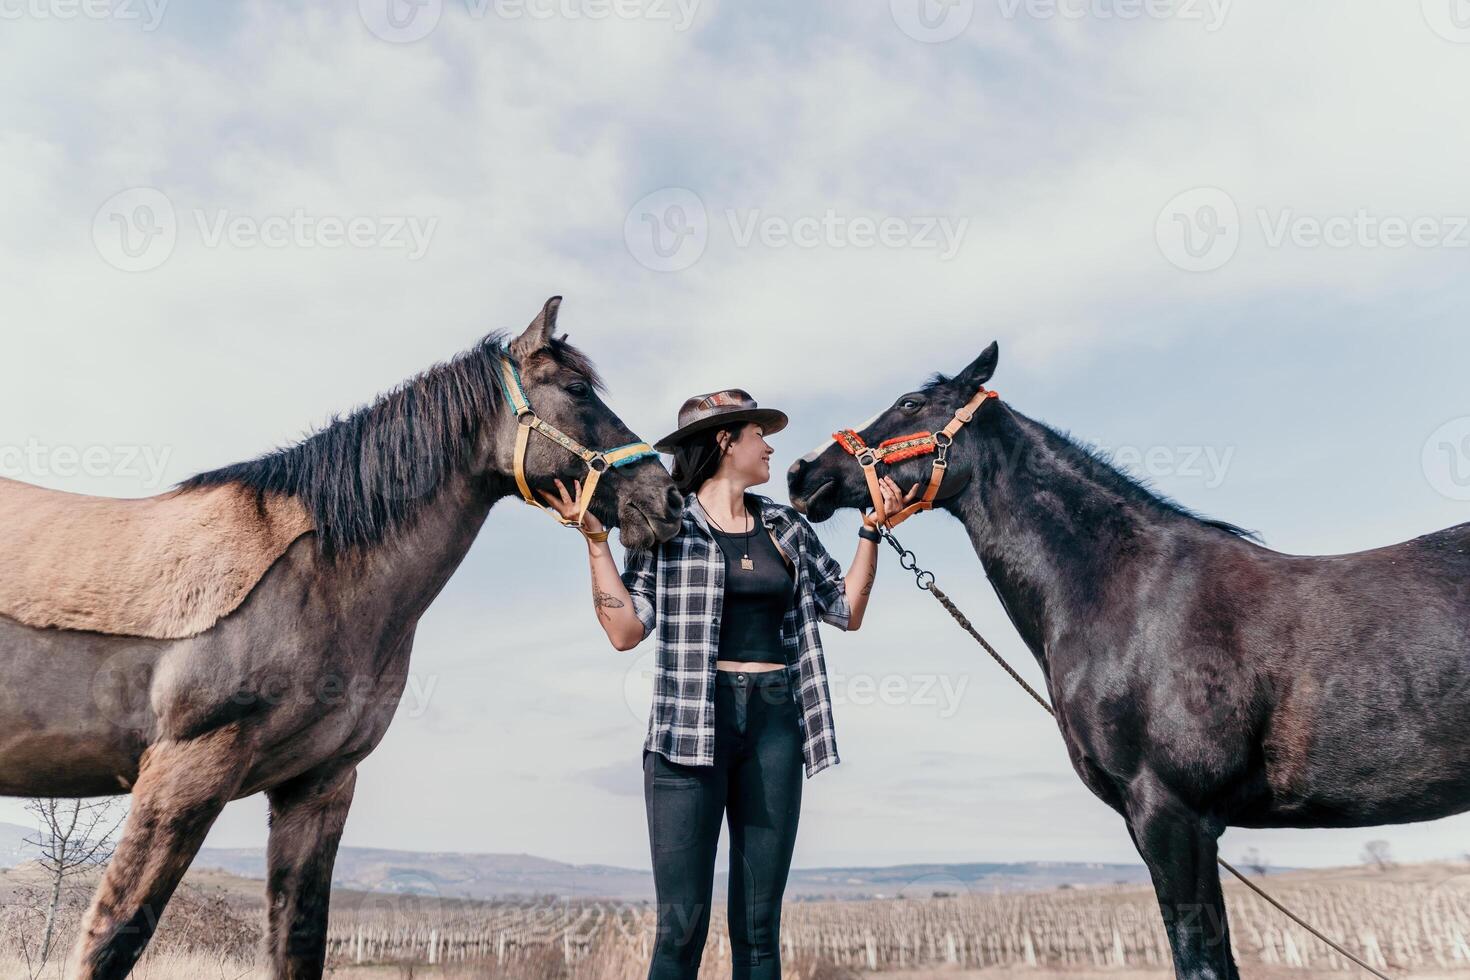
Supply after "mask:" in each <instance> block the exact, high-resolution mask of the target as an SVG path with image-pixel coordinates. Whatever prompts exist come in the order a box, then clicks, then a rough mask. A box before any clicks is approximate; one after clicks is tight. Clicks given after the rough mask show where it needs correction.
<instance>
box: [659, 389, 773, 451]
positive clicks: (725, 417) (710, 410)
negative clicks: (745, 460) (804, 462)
mask: <svg viewBox="0 0 1470 980" xmlns="http://www.w3.org/2000/svg"><path fill="white" fill-rule="evenodd" d="M786 421H787V420H786V413H785V412H778V411H776V410H775V409H774V408H757V407H756V404H755V399H754V398H751V397H750V392H748V391H745V390H743V389H740V388H726V389H725V390H724V391H712V392H710V393H709V394H707V395H695V396H694V397H693V398H691V399H689V400H688V401H686V402H685V403H684V405H683V407H682V408H680V409H679V428H678V429H676V430H675V431H674V432H671V433H670V434H669V435H666V436H664V437H663V438H662V439H660V440H659V441H658V442H656V443H654V444H653V448H654V449H657V450H658V451H659V452H661V453H671V452H673V451H674V447H676V446H677V445H678V444H679V443H681V442H683V441H684V440H685V439H687V438H689V437H690V436H692V435H694V434H695V433H697V432H703V431H704V430H705V429H713V428H717V427H719V426H725V425H731V424H733V423H736V422H754V423H756V424H757V425H759V426H760V427H761V428H762V429H763V430H765V434H766V435H771V434H772V433H775V432H780V431H781V430H782V429H784V428H786Z"/></svg>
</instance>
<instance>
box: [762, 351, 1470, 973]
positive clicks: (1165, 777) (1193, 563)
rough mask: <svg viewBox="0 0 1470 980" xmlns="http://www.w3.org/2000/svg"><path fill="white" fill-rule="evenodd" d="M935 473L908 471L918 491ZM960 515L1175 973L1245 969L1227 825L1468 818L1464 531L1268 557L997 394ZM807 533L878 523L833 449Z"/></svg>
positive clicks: (939, 413) (952, 507) (858, 480)
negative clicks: (1130, 852)
mask: <svg viewBox="0 0 1470 980" xmlns="http://www.w3.org/2000/svg"><path fill="white" fill-rule="evenodd" d="M996 357H997V351H996V346H995V345H994V344H992V345H991V346H990V347H989V348H988V349H987V350H986V351H985V352H984V353H983V354H981V355H980V357H979V358H977V359H976V360H975V361H974V362H973V363H972V364H970V365H969V366H968V367H967V368H965V369H964V371H962V372H960V374H959V375H958V376H956V377H954V378H946V377H943V376H936V377H935V378H934V379H933V380H931V381H930V382H929V383H928V384H926V385H924V386H923V387H922V388H920V389H919V390H917V391H911V392H909V393H907V394H904V395H901V396H900V397H899V398H898V400H897V401H896V402H894V403H893V405H892V406H891V407H889V408H888V409H887V410H886V411H884V412H883V413H882V414H881V415H880V416H878V417H877V419H876V420H875V421H874V422H873V423H872V424H871V425H869V426H868V427H867V428H866V429H864V430H862V432H861V433H860V435H862V437H863V439H864V441H865V442H866V443H867V444H868V445H870V446H876V445H878V444H879V443H880V442H881V441H883V440H884V439H888V438H892V437H895V436H898V435H902V434H908V433H911V432H914V431H915V430H920V431H930V432H932V431H936V430H938V429H939V428H941V427H942V426H943V425H944V424H945V423H946V422H948V421H949V419H950V417H951V415H952V414H953V413H954V411H955V409H957V408H959V407H960V406H962V405H963V404H964V403H965V402H966V401H967V400H968V399H969V398H970V397H971V396H972V395H973V394H974V393H975V392H976V390H977V389H978V388H979V387H980V386H981V385H983V384H985V383H986V382H987V381H989V380H990V376H991V374H992V372H993V371H994V370H995V364H996ZM930 459H932V457H920V458H917V459H912V460H908V461H905V462H902V463H897V464H895V465H894V467H893V471H894V477H895V479H897V480H898V481H899V482H900V483H901V484H902V485H905V486H907V485H908V484H909V483H912V482H916V481H923V480H925V479H927V477H928V474H929V461H930ZM950 459H951V463H950V468H949V471H948V474H947V476H946V477H945V481H944V484H943V485H942V487H941V490H940V498H939V499H940V503H939V505H938V506H940V507H942V508H943V509H944V510H947V511H949V512H950V513H951V514H953V515H954V516H955V517H958V518H959V519H960V520H961V521H962V522H963V523H964V525H965V529H966V531H967V532H968V533H969V536H970V541H971V543H972V544H973V545H974V548H975V552H976V554H978V555H979V557H980V561H981V563H982V564H983V566H984V568H985V573H986V575H987V577H988V578H989V579H990V582H991V584H992V585H993V586H994V588H995V591H996V594H997V595H998V596H999V597H1000V601H1001V604H1002V605H1003V606H1004V607H1005V611H1006V613H1007V615H1008V616H1009V617H1010V620H1011V622H1012V623H1013V624H1014V625H1015V627H1016V630H1017V631H1018V632H1019V633H1020V635H1021V637H1022V639H1023V640H1024V641H1025V643H1026V645H1027V646H1028V647H1030V648H1031V652H1032V653H1033V654H1034V655H1035V656H1036V660H1037V662H1038V663H1039V664H1040V665H1041V669H1042V672H1043V673H1044V674H1045V676H1046V686H1047V689H1048V691H1049V692H1050V695H1051V700H1052V703H1053V704H1054V705H1055V706H1056V718H1057V725H1058V727H1059V728H1060V729H1061V732H1062V737H1063V739H1064V740H1065V741H1066V745H1067V753H1068V755H1069V756H1070V757H1071V761H1072V765H1073V767H1074V768H1075V769H1076V771H1077V774H1078V775H1079V776H1081V777H1082V781H1083V782H1084V783H1086V785H1087V787H1088V789H1090V790H1092V792H1093V793H1095V794H1096V795H1097V796H1098V797H1099V798H1100V799H1102V800H1103V802H1105V803H1107V804H1108V805H1109V806H1111V807H1112V808H1113V809H1115V810H1117V811H1118V812H1119V813H1120V814H1122V816H1123V818H1124V820H1126V821H1127V825H1128V832H1129V833H1130V834H1131V835H1132V837H1133V842H1134V844H1135V845H1136V846H1137V847H1138V852H1139V854H1141V855H1142V857H1143V860H1144V861H1145V863H1147V865H1148V868H1149V872H1150V874H1151V875H1152V877H1153V882H1154V889H1155V891H1156V893H1157V896H1158V900H1159V906H1160V909H1161V911H1162V913H1163V918H1164V926H1165V929H1166V931H1167V932H1168V935H1169V942H1170V944H1171V946H1172V948H1173V953H1174V968H1175V971H1176V973H1177V974H1178V975H1179V976H1180V977H1188V978H1234V977H1236V976H1238V974H1237V972H1236V967H1235V963H1234V960H1233V958H1232V956H1231V952H1230V942H1229V933H1228V928H1227V926H1226V918H1225V909H1224V904H1223V897H1222V895H1221V890H1220V878H1219V872H1218V870H1217V868H1216V864H1215V862H1216V857H1217V841H1218V838H1219V836H1220V834H1221V833H1223V832H1224V830H1225V828H1226V827H1227V826H1237V827H1360V826H1367V825H1372V824H1385V823H1405V822H1409V821H1415V820H1430V819H1433V818H1436V817H1443V816H1446V815H1448V814H1452V813H1458V812H1461V811H1464V810H1466V809H1470V696H1467V695H1470V524H1462V525H1459V526H1457V527H1453V528H1449V529H1447V530H1444V531H1438V532H1436V533H1434V534H1428V535H1425V536H1424V537H1421V538H1415V539H1414V540H1412V541H1407V542H1405V543H1403V544H1398V545H1393V546H1391V547H1387V548H1379V549H1377V550H1374V551H1365V552H1361V553H1358V554H1352V555H1341V556H1334V557H1300V556H1295V555H1284V554H1280V553H1278V552H1275V551H1270V550H1268V549H1266V548H1264V547H1261V546H1259V545H1258V544H1255V543H1253V542H1252V541H1251V540H1249V537H1250V535H1247V534H1246V533H1245V532H1242V531H1241V530H1240V529H1239V528H1236V527H1234V526H1232V525H1229V524H1225V523H1222V522H1219V521H1210V520H1204V519H1201V518H1200V517H1197V516H1195V515H1194V514H1191V513H1190V512H1188V511H1187V510H1185V509H1184V508H1182V507H1179V506H1178V505H1176V504H1173V503H1171V502H1169V501H1167V500H1164V499H1162V498H1160V497H1159V496H1157V495H1155V494H1154V493H1151V492H1150V491H1149V490H1147V489H1146V488H1145V487H1143V486H1142V485H1140V484H1139V483H1138V482H1136V481H1134V480H1133V479H1131V478H1129V477H1128V476H1126V475H1125V474H1123V473H1121V472H1119V471H1118V470H1117V469H1115V468H1113V467H1112V466H1111V465H1109V464H1108V463H1107V462H1106V461H1105V460H1103V459H1102V458H1100V457H1099V456H1098V455H1097V454H1095V453H1093V452H1091V451H1089V450H1087V449H1084V448H1082V447H1080V446H1078V445H1077V444H1075V443H1073V442H1072V441H1071V440H1069V439H1068V438H1066V437H1065V436H1063V435H1061V434H1059V433H1058V432H1056V431H1054V430H1052V429H1050V428H1048V427H1047V426H1045V425H1043V424H1041V423H1039V422H1036V421H1034V420H1033V419H1030V418H1027V417H1026V416H1025V415H1022V414H1021V413H1020V412H1017V411H1015V410H1014V409H1012V408H1011V407H1010V405H1008V404H1006V403H1005V402H1004V401H1003V400H997V399H991V400H989V401H987V402H985V403H984V405H983V406H982V407H981V408H980V409H979V411H978V412H977V413H976V414H975V417H974V420H973V421H972V422H971V423H970V424H969V425H967V426H965V427H964V428H963V429H962V430H961V432H960V433H959V434H958V435H957V436H956V437H955V440H954V446H953V450H952V453H951V456H950ZM788 481H789V485H790V490H791V499H792V502H793V503H794V504H795V505H796V507H797V508H798V509H799V510H803V511H805V512H806V513H808V514H809V515H811V517H812V518H813V519H814V520H818V521H821V520H826V519H827V518H829V517H831V516H832V514H833V512H834V511H835V510H837V509H838V508H839V507H863V506H866V505H867V503H868V494H867V491H866V487H865V483H864V481H863V476H862V471H861V469H860V468H859V467H858V465H857V463H856V462H855V461H854V459H853V458H852V457H851V456H849V455H847V454H846V453H845V452H844V451H843V449H842V448H841V447H840V446H838V445H835V444H834V445H832V446H831V447H829V448H825V449H819V450H818V451H817V452H814V453H813V454H811V455H809V456H807V457H806V458H804V459H802V460H801V461H799V462H797V463H796V464H795V465H794V466H792V467H791V471H790V473H789V474H788Z"/></svg>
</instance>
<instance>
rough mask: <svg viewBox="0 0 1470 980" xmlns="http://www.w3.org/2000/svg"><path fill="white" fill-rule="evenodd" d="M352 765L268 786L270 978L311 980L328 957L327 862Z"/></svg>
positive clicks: (346, 803) (348, 801)
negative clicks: (269, 826)
mask: <svg viewBox="0 0 1470 980" xmlns="http://www.w3.org/2000/svg"><path fill="white" fill-rule="evenodd" d="M356 784H357V769H356V767H351V768H348V769H345V770H344V769H342V768H340V767H337V768H333V769H332V770H330V771H327V772H323V773H307V774H305V775H303V776H298V777H297V778H296V779H293V780H291V781H290V782H287V783H283V784H282V785H280V786H277V787H275V788H274V789H271V790H268V791H267V793H266V795H267V796H268V797H269V798H270V804H271V817H270V819H271V833H270V846H269V848H268V853H267V860H268V863H269V868H270V870H269V880H268V882H267V885H266V888H267V892H268V898H269V902H270V908H269V912H268V913H267V915H268V918H269V924H268V927H267V938H266V949H267V950H268V951H269V953H270V959H271V970H272V973H271V975H272V976H273V977H274V978H275V980H316V978H318V977H320V976H321V975H322V968H323V965H324V964H325V962H326V955H327V907H328V904H329V902H330V900H331V895H332V864H333V862H334V861H335V860H336V858H337V843H338V842H339V841H340V840H341V839H342V827H343V825H345V824H346V823H347V811H348V809H349V808H350V807H351V806H352V791H353V788H354V787H355V786H356Z"/></svg>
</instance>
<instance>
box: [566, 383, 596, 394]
mask: <svg viewBox="0 0 1470 980" xmlns="http://www.w3.org/2000/svg"><path fill="white" fill-rule="evenodd" d="M567 391H568V392H569V393H570V394H573V395H576V396H577V397H578V398H585V397H587V396H588V395H590V394H592V386H591V385H589V384H587V382H585V381H573V382H572V383H571V384H569V385H567Z"/></svg>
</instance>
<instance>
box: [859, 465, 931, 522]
mask: <svg viewBox="0 0 1470 980" xmlns="http://www.w3.org/2000/svg"><path fill="white" fill-rule="evenodd" d="M878 492H879V493H880V494H882V495H883V513H884V515H885V516H892V515H894V514H897V513H898V512H899V511H901V510H903V509H904V507H906V506H908V505H909V504H911V503H913V502H914V501H915V500H917V499H918V497H919V485H918V484H917V483H915V484H914V485H913V486H912V487H909V492H908V493H904V492H903V491H902V490H900V489H898V484H897V483H894V482H893V477H891V476H884V477H880V478H879V479H878ZM863 523H864V524H866V525H868V526H869V527H874V526H876V525H877V523H878V514H877V512H876V511H871V510H870V511H868V512H867V513H866V514H864V515H863Z"/></svg>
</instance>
